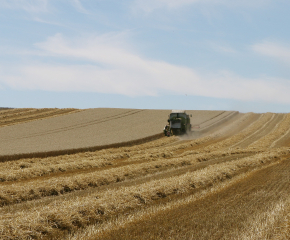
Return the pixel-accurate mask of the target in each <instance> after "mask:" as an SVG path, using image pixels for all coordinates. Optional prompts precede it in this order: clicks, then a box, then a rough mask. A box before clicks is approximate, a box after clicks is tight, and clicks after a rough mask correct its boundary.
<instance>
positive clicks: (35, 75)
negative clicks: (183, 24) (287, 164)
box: [0, 34, 290, 103]
mask: <svg viewBox="0 0 290 240" xmlns="http://www.w3.org/2000/svg"><path fill="white" fill-rule="evenodd" d="M124 38H126V34H125V36H124V35H122V34H106V35H101V36H97V37H92V38H90V39H76V40H71V39H68V38H65V37H63V36H62V35H60V34H57V35H55V36H53V37H50V38H49V39H48V40H47V41H45V42H43V43H39V44H36V47H37V48H38V49H39V50H40V51H41V52H42V54H45V55H46V56H47V57H48V56H52V57H54V58H55V59H64V58H68V59H70V60H73V59H74V60H75V62H74V63H73V64H45V63H37V64H32V63H31V64H23V65H18V66H14V67H13V69H10V71H9V69H7V68H2V71H1V72H0V79H1V80H0V84H1V83H2V85H3V84H5V85H6V86H9V87H11V88H17V89H34V90H38V89H39V90H40V89H41V90H50V91H92V92H101V93H117V94H123V95H128V96H148V95H151V96H152V95H159V94H161V93H163V92H167V93H174V94H188V95H196V96H197V95H198V96H206V97H216V98H228V99H237V100H244V101H250V100H259V101H266V102H277V103H290V97H289V93H288V89H289V88H290V83H289V81H287V80H286V79H276V78H275V79H274V78H253V79H251V78H243V77H240V76H238V75H236V74H234V73H231V72H228V71H220V72H217V73H211V74H208V73H201V72H198V71H196V70H194V69H191V68H187V67H184V66H178V65H173V64H170V63H167V62H163V61H154V60H149V59H146V58H144V57H142V56H140V55H139V54H137V53H135V52H133V51H132V50H131V49H130V48H128V47H127V46H126V45H125V44H124V43H123V42H124Z"/></svg>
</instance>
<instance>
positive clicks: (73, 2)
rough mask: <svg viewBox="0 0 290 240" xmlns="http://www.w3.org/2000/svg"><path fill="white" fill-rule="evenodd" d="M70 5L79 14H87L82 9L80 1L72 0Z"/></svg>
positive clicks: (86, 11)
mask: <svg viewBox="0 0 290 240" xmlns="http://www.w3.org/2000/svg"><path fill="white" fill-rule="evenodd" d="M72 4H73V6H74V7H75V8H76V9H77V11H79V12H80V13H84V14H89V11H88V10H87V9H85V8H84V6H83V4H82V3H81V1H80V0H72Z"/></svg>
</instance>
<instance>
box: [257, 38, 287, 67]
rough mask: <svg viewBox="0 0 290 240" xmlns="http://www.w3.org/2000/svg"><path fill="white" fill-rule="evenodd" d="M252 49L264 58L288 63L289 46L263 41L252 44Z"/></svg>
mask: <svg viewBox="0 0 290 240" xmlns="http://www.w3.org/2000/svg"><path fill="white" fill-rule="evenodd" d="M252 49H253V50H254V51H255V52H257V53H259V54H261V55H264V56H268V57H272V58H276V59H277V60H280V61H283V62H287V63H290V46H289V45H286V44H281V43H277V42H273V41H263V42H261V43H257V44H254V45H253V46H252Z"/></svg>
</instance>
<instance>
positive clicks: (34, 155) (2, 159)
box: [0, 133, 164, 162]
mask: <svg viewBox="0 0 290 240" xmlns="http://www.w3.org/2000/svg"><path fill="white" fill-rule="evenodd" d="M162 137H164V134H163V133H159V134H155V135H153V136H149V137H145V138H140V139H136V140H132V141H128V142H120V143H113V144H108V145H101V146H92V147H84V148H74V149H64V150H56V151H48V152H34V153H25V154H15V155H2V156H0V162H7V161H13V160H19V159H25V158H46V157H53V156H61V155H70V154H76V153H81V152H94V151H98V150H102V149H109V148H119V147H128V146H134V145H137V144H142V143H146V142H150V141H153V140H156V139H160V138H162Z"/></svg>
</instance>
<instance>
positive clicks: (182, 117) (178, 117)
mask: <svg viewBox="0 0 290 240" xmlns="http://www.w3.org/2000/svg"><path fill="white" fill-rule="evenodd" d="M190 117H192V115H188V114H186V112H185V111H184V110H172V112H171V113H170V115H169V116H168V120H167V122H168V124H167V125H166V126H165V127H164V129H163V132H164V135H165V136H167V137H170V136H172V135H182V134H190V133H191V124H190Z"/></svg>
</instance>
